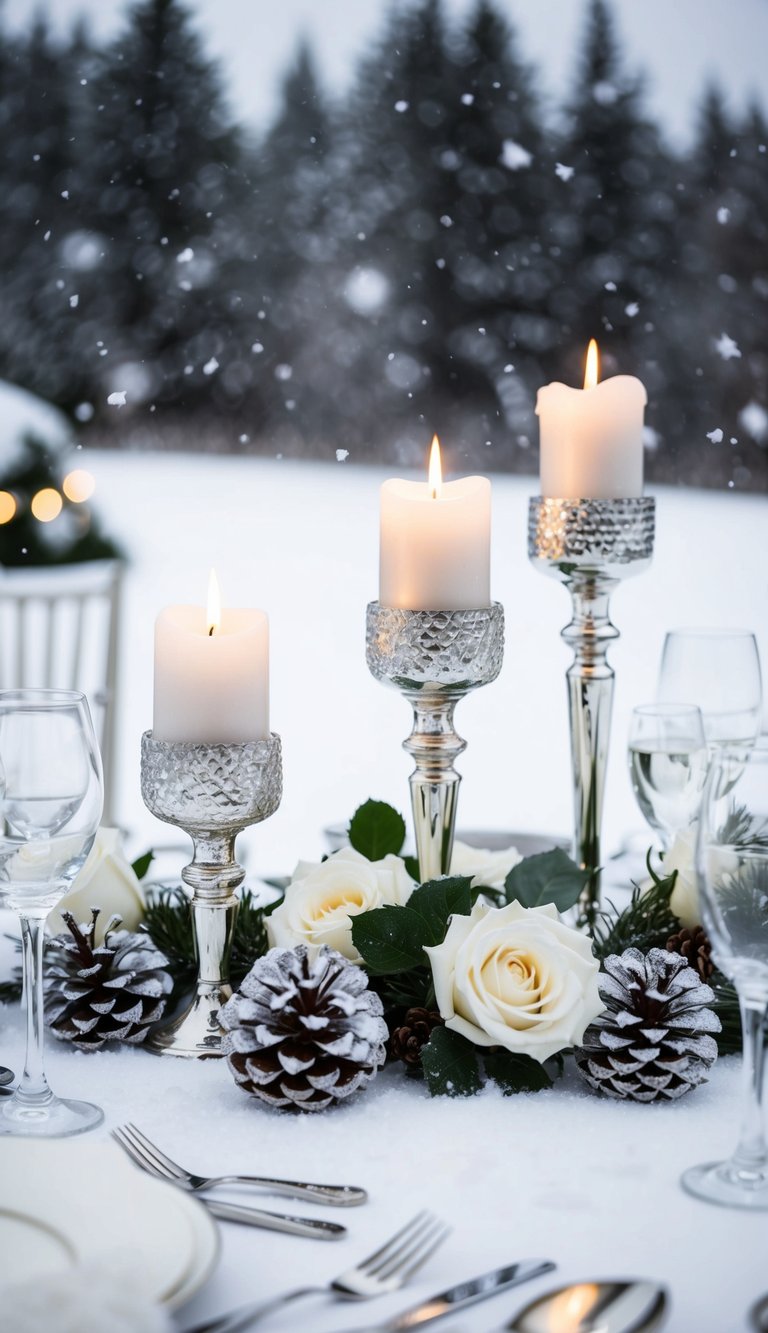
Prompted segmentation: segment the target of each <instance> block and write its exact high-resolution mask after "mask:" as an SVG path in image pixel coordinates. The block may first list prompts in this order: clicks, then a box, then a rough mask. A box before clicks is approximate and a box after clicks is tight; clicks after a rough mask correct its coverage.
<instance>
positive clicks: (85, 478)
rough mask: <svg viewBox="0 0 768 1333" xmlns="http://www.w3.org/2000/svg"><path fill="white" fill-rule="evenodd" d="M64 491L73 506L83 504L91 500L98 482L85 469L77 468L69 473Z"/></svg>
mask: <svg viewBox="0 0 768 1333" xmlns="http://www.w3.org/2000/svg"><path fill="white" fill-rule="evenodd" d="M62 490H63V491H64V494H65V495H66V497H67V499H68V500H71V501H72V503H73V504H82V503H83V501H84V500H90V498H91V496H92V495H93V492H94V491H95V490H96V480H95V478H94V477H93V476H92V475H91V473H90V472H86V470H85V468H82V467H76V468H75V469H74V471H73V472H68V473H67V475H66V477H65V478H64V481H63V483H62Z"/></svg>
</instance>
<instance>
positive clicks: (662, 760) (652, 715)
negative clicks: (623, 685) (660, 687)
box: [629, 703, 707, 851]
mask: <svg viewBox="0 0 768 1333" xmlns="http://www.w3.org/2000/svg"><path fill="white" fill-rule="evenodd" d="M629 772H630V777H631V779H632V788H633V790H634V793H635V797H636V799H637V804H638V805H639V806H640V810H641V812H642V814H643V816H644V817H645V819H646V820H647V821H648V823H649V824H650V826H651V828H652V829H655V830H656V832H657V833H658V834H659V836H660V837H661V841H662V845H663V847H664V850H665V851H668V850H669V848H670V846H671V845H672V842H673V840H674V838H675V835H676V834H677V833H678V832H680V831H681V830H682V829H686V828H688V827H689V825H690V824H692V823H693V821H694V820H695V818H696V816H697V815H698V813H699V803H700V801H701V792H702V788H703V786H704V780H705V778H706V776H707V743H706V741H705V739H704V723H703V721H702V717H701V712H700V710H699V709H698V708H697V707H696V705H695V704H673V703H669V704H641V705H640V706H639V707H638V708H633V710H632V720H631V722H630V728H629Z"/></svg>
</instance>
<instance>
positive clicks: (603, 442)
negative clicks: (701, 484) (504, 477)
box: [536, 340, 648, 500]
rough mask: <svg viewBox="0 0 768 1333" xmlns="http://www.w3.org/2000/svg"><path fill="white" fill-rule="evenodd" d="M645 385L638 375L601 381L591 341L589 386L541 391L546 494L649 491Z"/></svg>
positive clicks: (611, 496) (608, 496)
mask: <svg viewBox="0 0 768 1333" xmlns="http://www.w3.org/2000/svg"><path fill="white" fill-rule="evenodd" d="M647 401H648V399H647V395H646V392H645V387H644V385H643V384H642V383H641V381H640V380H638V379H636V378H635V377H634V375H614V376H612V378H611V379H607V380H603V381H602V383H598V371H597V344H596V343H595V342H594V340H593V341H592V342H591V343H590V345H589V354H588V357H587V374H586V375H585V378H584V388H583V389H572V388H570V386H569V385H567V384H559V383H554V384H547V385H546V386H545V387H544V388H543V389H539V393H538V397H537V399H536V414H537V416H538V418H539V428H540V438H541V444H540V460H541V461H540V475H541V493H542V495H544V496H549V497H551V498H553V499H560V500H623V499H630V498H631V497H632V496H638V495H642V493H643V410H644V408H645V404H646V402H647Z"/></svg>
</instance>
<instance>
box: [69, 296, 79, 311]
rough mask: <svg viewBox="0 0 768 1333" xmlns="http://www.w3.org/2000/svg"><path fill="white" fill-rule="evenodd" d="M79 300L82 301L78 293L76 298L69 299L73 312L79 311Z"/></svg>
mask: <svg viewBox="0 0 768 1333" xmlns="http://www.w3.org/2000/svg"><path fill="white" fill-rule="evenodd" d="M79 300H80V297H79V296H78V295H77V293H75V295H74V296H70V298H69V304H70V308H71V309H72V310H77V304H78V301H79Z"/></svg>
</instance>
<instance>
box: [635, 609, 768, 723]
mask: <svg viewBox="0 0 768 1333" xmlns="http://www.w3.org/2000/svg"><path fill="white" fill-rule="evenodd" d="M657 697H658V700H659V703H677V702H678V701H679V700H681V699H683V700H685V702H686V703H692V704H697V705H698V707H699V708H700V709H701V713H702V717H703V718H704V734H705V736H706V738H707V744H708V745H709V746H710V747H712V746H719V745H729V744H731V743H734V742H735V743H739V742H741V741H753V740H755V739H756V737H757V736H758V734H759V732H760V716H761V712H762V684H761V679H760V655H759V653H758V650H757V642H756V640H755V636H754V634H752V633H751V632H750V631H749V630H731V629H679V630H671V631H670V632H669V633H668V634H667V637H666V639H665V641H664V651H663V653H662V659H661V672H660V674H659V688H658V693H657Z"/></svg>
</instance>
